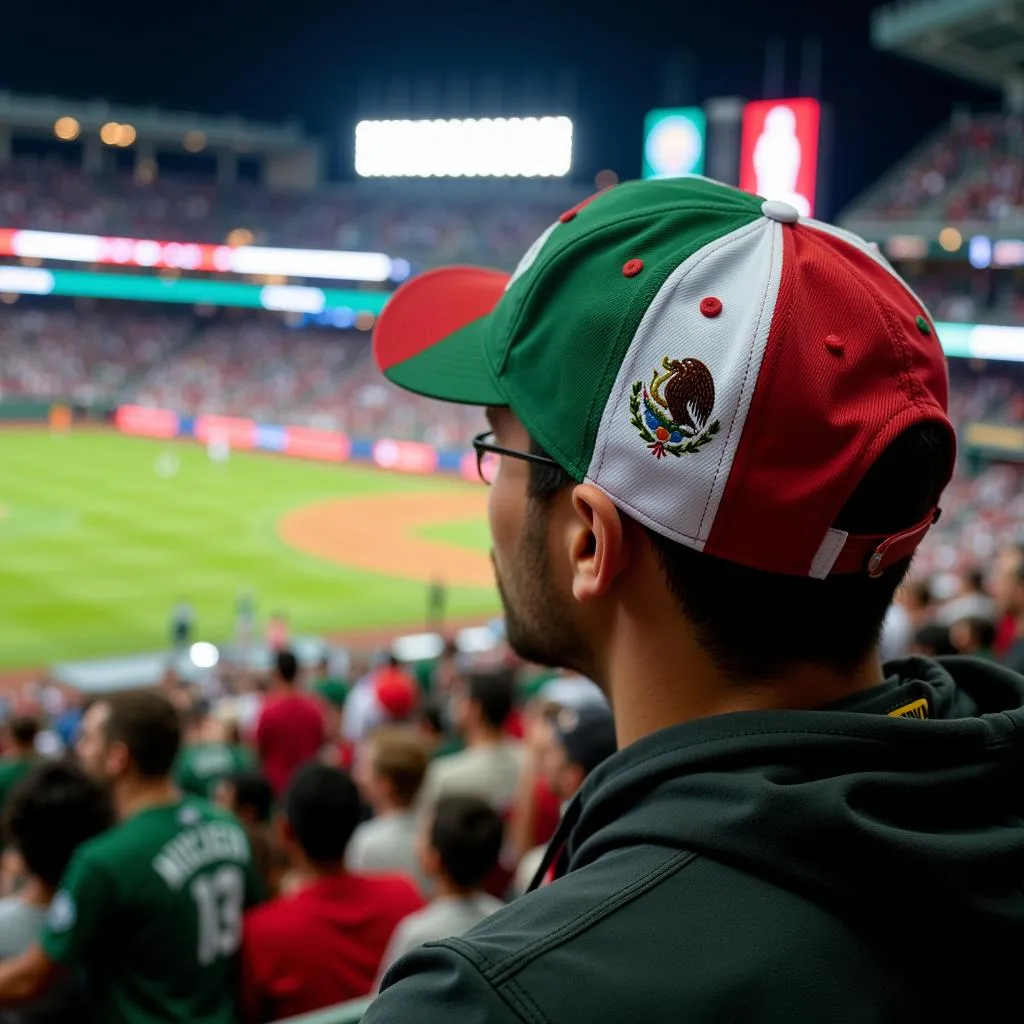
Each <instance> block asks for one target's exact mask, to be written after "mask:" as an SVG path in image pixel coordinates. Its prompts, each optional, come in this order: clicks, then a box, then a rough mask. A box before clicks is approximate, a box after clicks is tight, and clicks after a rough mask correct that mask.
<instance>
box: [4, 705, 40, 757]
mask: <svg viewBox="0 0 1024 1024" xmlns="http://www.w3.org/2000/svg"><path fill="white" fill-rule="evenodd" d="M6 732H7V738H8V741H9V743H8V745H9V747H10V751H9V752H10V753H11V754H13V755H14V756H15V757H29V756H31V755H32V754H33V753H34V752H35V748H36V737H37V736H38V735H39V719H38V718H37V717H36V716H35V715H27V714H15V715H13V716H12V717H11V719H10V721H8V723H7V729H6Z"/></svg>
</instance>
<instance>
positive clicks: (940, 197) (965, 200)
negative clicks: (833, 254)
mask: <svg viewBox="0 0 1024 1024" xmlns="http://www.w3.org/2000/svg"><path fill="white" fill-rule="evenodd" d="M1022 156H1024V118H1022V117H1021V116H1019V115H1014V114H979V115H975V116H972V115H970V114H967V113H958V114H957V115H956V116H955V117H954V118H953V120H952V122H951V123H950V125H949V126H948V128H946V129H945V130H943V131H942V132H940V133H939V134H938V135H937V136H936V137H935V138H933V139H932V140H931V141H930V142H928V143H927V144H926V145H925V146H923V147H922V148H921V149H920V150H919V151H918V152H917V153H916V154H915V155H914V156H913V157H912V159H911V160H910V162H909V163H908V164H905V165H903V166H901V167H899V168H898V169H897V171H895V172H894V173H893V174H892V175H891V176H890V178H889V179H888V180H887V181H885V182H883V183H882V184H881V185H880V186H879V187H878V188H876V189H875V190H874V191H872V192H871V193H870V194H869V196H868V197H867V198H866V200H865V201H864V202H863V203H861V204H860V205H859V206H858V208H857V209H856V214H857V216H863V217H871V218H885V219H891V220H914V219H922V218H923V219H936V220H939V219H941V220H943V221H944V222H947V223H949V222H952V223H957V222H962V221H992V222H1001V221H1007V220H1013V219H1019V218H1020V216H1021V214H1022V213H1024V170H1022V168H1024V164H1022V159H1021V158H1022Z"/></svg>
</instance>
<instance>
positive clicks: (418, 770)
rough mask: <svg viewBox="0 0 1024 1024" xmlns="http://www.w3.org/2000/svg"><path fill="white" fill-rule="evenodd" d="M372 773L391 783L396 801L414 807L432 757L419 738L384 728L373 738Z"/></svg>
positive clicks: (404, 731) (392, 727) (388, 727)
mask: <svg viewBox="0 0 1024 1024" xmlns="http://www.w3.org/2000/svg"><path fill="white" fill-rule="evenodd" d="M370 738H371V740H372V741H373V770H374V771H375V772H376V773H377V774H378V775H380V776H382V777H383V778H385V779H387V780H388V782H390V783H391V789H392V792H393V793H394V795H395V799H396V800H397V801H398V802H399V804H401V805H402V806H403V807H412V805H413V803H414V802H415V800H416V797H417V795H418V794H419V791H420V787H421V786H422V785H423V779H424V777H425V776H426V774H427V766H428V765H429V764H430V756H429V755H428V754H427V750H426V747H424V745H423V743H422V742H421V741H420V739H419V737H418V736H417V735H416V734H415V733H414V732H412V731H411V730H409V729H408V728H403V727H402V726H396V725H391V726H387V725H385V726H382V727H381V728H380V729H377V730H376V731H375V732H374V733H373V734H372V735H371V737H370Z"/></svg>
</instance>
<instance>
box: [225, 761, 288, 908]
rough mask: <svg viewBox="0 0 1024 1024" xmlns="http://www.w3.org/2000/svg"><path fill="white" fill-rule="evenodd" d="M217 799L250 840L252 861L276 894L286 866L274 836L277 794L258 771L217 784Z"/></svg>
mask: <svg viewBox="0 0 1024 1024" xmlns="http://www.w3.org/2000/svg"><path fill="white" fill-rule="evenodd" d="M214 799H215V801H216V803H217V805H218V806H219V807H223V808H224V810H226V811H230V812H231V814H233V815H234V816H235V817H236V818H237V819H238V820H239V821H240V822H241V823H242V827H243V828H244V829H245V833H246V835H247V836H248V837H249V846H250V847H251V848H252V861H253V865H254V867H255V868H256V872H257V874H258V875H259V876H260V878H261V879H262V881H263V884H264V888H265V890H266V891H267V892H268V893H276V892H277V890H278V887H279V886H280V882H281V875H282V874H283V872H284V870H285V868H286V866H287V865H286V864H284V863H283V862H282V858H281V856H280V854H279V848H278V846H277V844H276V843H275V841H274V837H273V835H272V833H271V826H270V822H271V818H272V816H273V813H274V791H273V789H271V787H270V783H269V782H267V780H266V779H265V778H264V777H263V776H262V775H260V773H259V772H258V771H238V772H234V773H232V774H230V775H225V776H223V777H222V778H221V779H219V780H218V782H217V786H216V789H215V791H214Z"/></svg>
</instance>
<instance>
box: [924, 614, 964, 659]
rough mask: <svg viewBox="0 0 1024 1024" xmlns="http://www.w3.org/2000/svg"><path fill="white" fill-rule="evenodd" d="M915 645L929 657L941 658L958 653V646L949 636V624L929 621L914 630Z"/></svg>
mask: <svg viewBox="0 0 1024 1024" xmlns="http://www.w3.org/2000/svg"><path fill="white" fill-rule="evenodd" d="M914 646H915V647H917V648H919V649H920V651H921V652H922V653H923V654H926V655H927V656H928V657H929V658H941V657H945V656H947V655H950V654H956V647H955V646H954V645H953V641H952V640H951V639H950V636H949V626H943V625H942V624H941V623H938V622H928V623H925V625H923V626H919V627H918V629H917V630H916V631H915V632H914Z"/></svg>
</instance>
